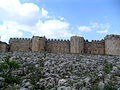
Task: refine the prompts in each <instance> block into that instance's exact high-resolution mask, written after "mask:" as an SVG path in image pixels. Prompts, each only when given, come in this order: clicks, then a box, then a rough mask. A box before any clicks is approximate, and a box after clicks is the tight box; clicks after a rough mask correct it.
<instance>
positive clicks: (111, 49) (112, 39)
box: [104, 35, 120, 55]
mask: <svg viewBox="0 0 120 90" xmlns="http://www.w3.org/2000/svg"><path fill="white" fill-rule="evenodd" d="M104 39H105V54H110V55H120V35H107V36H106V37H105V38H104Z"/></svg>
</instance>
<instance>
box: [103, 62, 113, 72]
mask: <svg viewBox="0 0 120 90" xmlns="http://www.w3.org/2000/svg"><path fill="white" fill-rule="evenodd" d="M112 68H113V65H112V64H106V65H105V73H106V74H109V73H110V71H111V70H112Z"/></svg>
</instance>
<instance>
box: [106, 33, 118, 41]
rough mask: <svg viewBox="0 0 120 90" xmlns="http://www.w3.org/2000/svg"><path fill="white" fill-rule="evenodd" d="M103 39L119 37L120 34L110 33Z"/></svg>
mask: <svg viewBox="0 0 120 90" xmlns="http://www.w3.org/2000/svg"><path fill="white" fill-rule="evenodd" d="M104 39H105V40H107V39H120V35H114V34H111V35H107V36H106V37H105V38H104Z"/></svg>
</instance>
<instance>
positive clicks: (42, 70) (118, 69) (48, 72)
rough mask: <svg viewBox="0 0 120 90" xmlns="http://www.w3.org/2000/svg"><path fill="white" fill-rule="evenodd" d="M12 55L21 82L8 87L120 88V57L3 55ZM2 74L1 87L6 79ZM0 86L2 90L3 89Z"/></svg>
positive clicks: (39, 89) (34, 89)
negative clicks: (17, 64) (17, 65)
mask: <svg viewBox="0 0 120 90" xmlns="http://www.w3.org/2000/svg"><path fill="white" fill-rule="evenodd" d="M8 56H10V57H11V58H10V61H16V62H17V63H19V64H20V68H19V69H17V70H14V71H12V74H13V75H14V76H19V77H20V81H19V83H14V84H9V85H8V87H6V88H11V89H12V88H15V89H17V90H96V89H97V90H98V89H102V90H111V89H106V88H112V89H113V90H117V89H118V88H120V56H111V55H87V54H83V55H81V54H66V53H63V54H62V53H46V52H13V53H12V52H9V53H0V57H1V59H0V63H2V62H3V61H2V59H4V58H6V57H8ZM2 74H3V72H2V71H0V84H1V85H2V81H3V80H4V79H5V78H3V77H2ZM1 85H0V90H2V89H3V87H2V86H1Z"/></svg>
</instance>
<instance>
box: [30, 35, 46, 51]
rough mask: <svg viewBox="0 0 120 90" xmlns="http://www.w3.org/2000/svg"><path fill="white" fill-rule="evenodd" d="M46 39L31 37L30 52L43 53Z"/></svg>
mask: <svg viewBox="0 0 120 90" xmlns="http://www.w3.org/2000/svg"><path fill="white" fill-rule="evenodd" d="M45 44H46V38H45V37H39V36H33V37H32V51H45Z"/></svg>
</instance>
